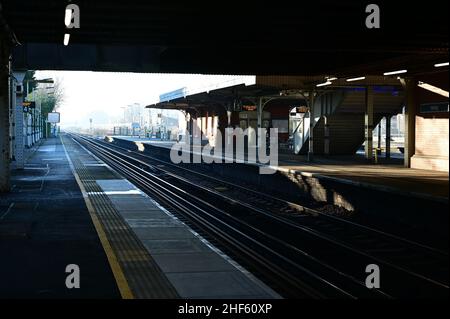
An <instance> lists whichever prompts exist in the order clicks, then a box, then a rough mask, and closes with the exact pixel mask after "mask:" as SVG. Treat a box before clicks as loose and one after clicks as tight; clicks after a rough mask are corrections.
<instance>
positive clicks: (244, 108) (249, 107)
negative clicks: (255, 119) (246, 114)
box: [242, 105, 256, 111]
mask: <svg viewBox="0 0 450 319" xmlns="http://www.w3.org/2000/svg"><path fill="white" fill-rule="evenodd" d="M242 109H243V110H246V111H256V105H242Z"/></svg>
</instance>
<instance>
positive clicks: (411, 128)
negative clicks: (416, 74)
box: [404, 78, 417, 167]
mask: <svg viewBox="0 0 450 319" xmlns="http://www.w3.org/2000/svg"><path fill="white" fill-rule="evenodd" d="M416 87H417V83H416V80H415V79H414V78H408V79H406V85H405V91H406V105H405V151H404V165H405V167H411V157H412V156H413V155H414V153H415V148H416V140H415V138H416V112H417V105H416V103H417V99H416V92H417V90H416Z"/></svg>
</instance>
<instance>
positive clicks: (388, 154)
mask: <svg viewBox="0 0 450 319" xmlns="http://www.w3.org/2000/svg"><path fill="white" fill-rule="evenodd" d="M391 119H392V118H391V115H390V114H389V115H386V158H390V157H391Z"/></svg>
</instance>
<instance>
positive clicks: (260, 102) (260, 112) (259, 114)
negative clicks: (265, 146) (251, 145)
mask: <svg viewBox="0 0 450 319" xmlns="http://www.w3.org/2000/svg"><path fill="white" fill-rule="evenodd" d="M263 108H264V101H263V98H259V100H258V105H257V107H256V112H257V125H258V127H257V128H256V132H255V133H256V147H257V148H259V140H258V138H259V137H258V129H259V128H262V116H263Z"/></svg>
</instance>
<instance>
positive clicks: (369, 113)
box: [364, 86, 373, 160]
mask: <svg viewBox="0 0 450 319" xmlns="http://www.w3.org/2000/svg"><path fill="white" fill-rule="evenodd" d="M364 122H365V130H364V134H365V135H364V136H365V142H366V143H365V154H366V158H367V159H369V160H371V159H372V158H373V87H372V86H368V87H367V89H366V114H365V119H364Z"/></svg>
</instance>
